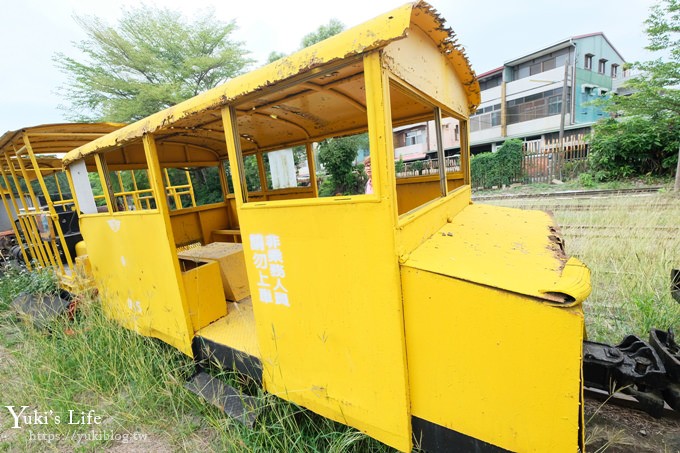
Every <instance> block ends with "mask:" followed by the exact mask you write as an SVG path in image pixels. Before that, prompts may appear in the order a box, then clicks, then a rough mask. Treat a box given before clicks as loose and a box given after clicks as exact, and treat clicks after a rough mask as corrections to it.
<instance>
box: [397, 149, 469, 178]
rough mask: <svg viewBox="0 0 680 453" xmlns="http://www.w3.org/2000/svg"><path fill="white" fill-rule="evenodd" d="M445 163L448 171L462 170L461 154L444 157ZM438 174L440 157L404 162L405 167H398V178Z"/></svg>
mask: <svg viewBox="0 0 680 453" xmlns="http://www.w3.org/2000/svg"><path fill="white" fill-rule="evenodd" d="M444 164H445V165H446V173H452V172H456V171H460V154H456V155H454V156H449V157H446V158H444ZM436 174H439V159H436V158H435V159H427V160H416V161H414V162H404V164H403V168H397V178H408V177H410V176H419V175H436Z"/></svg>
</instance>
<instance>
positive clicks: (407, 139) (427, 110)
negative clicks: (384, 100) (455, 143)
mask: <svg viewBox="0 0 680 453" xmlns="http://www.w3.org/2000/svg"><path fill="white" fill-rule="evenodd" d="M390 104H391V114H392V133H393V137H392V140H393V144H394V159H395V164H394V165H395V173H396V177H397V205H398V211H399V214H404V213H406V212H409V211H411V210H413V209H416V208H418V207H420V206H422V205H424V204H426V203H428V202H429V201H432V200H435V199H437V198H439V197H441V196H443V195H445V194H446V193H447V192H448V188H447V186H446V179H445V178H446V175H445V172H442V171H440V161H441V158H440V157H441V155H442V154H443V153H444V147H445V144H444V140H443V131H444V129H445V128H446V125H447V124H448V122H446V121H445V120H444V118H442V115H441V111H440V109H439V108H437V107H435V106H434V105H433V104H431V103H429V102H428V101H426V100H425V99H423V98H422V97H420V96H418V95H416V94H415V93H413V92H411V91H410V90H408V89H407V88H406V87H404V86H402V85H399V84H398V83H397V82H395V81H392V82H391V83H390ZM449 127H450V126H449ZM454 131H455V125H454ZM445 160H446V159H445Z"/></svg>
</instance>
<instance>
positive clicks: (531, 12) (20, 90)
mask: <svg viewBox="0 0 680 453" xmlns="http://www.w3.org/2000/svg"><path fill="white" fill-rule="evenodd" d="M139 3H140V0H133V1H131V0H119V1H108V2H107V1H101V0H95V1H93V0H22V1H19V0H5V1H4V2H3V3H2V17H3V21H2V26H0V43H1V44H0V46H1V47H0V61H2V65H1V67H2V70H0V134H2V133H4V131H7V130H15V129H20V128H22V127H26V126H35V125H39V124H47V123H56V122H64V121H65V118H64V115H63V112H62V111H61V110H59V109H58V108H57V107H58V105H59V104H61V103H63V102H64V101H63V100H62V99H61V98H60V97H59V95H58V94H57V92H56V90H57V88H58V87H59V86H60V85H62V84H63V83H64V80H65V76H64V75H63V74H61V73H60V72H59V71H57V70H56V69H55V66H54V63H53V61H52V57H53V56H54V54H55V53H57V52H63V53H65V54H67V55H70V56H76V55H77V53H76V52H75V50H74V48H73V44H72V43H73V42H74V41H80V40H82V39H83V38H84V33H83V32H82V31H81V30H80V28H79V27H78V26H77V25H76V24H75V22H74V21H73V17H72V16H73V15H74V14H78V15H96V16H99V17H102V18H106V20H108V21H109V23H112V24H115V22H116V19H117V18H118V17H119V15H120V12H121V10H122V8H124V7H126V6H128V7H129V6H134V5H136V4H139ZM146 3H147V4H150V5H159V6H166V7H169V8H171V9H178V10H180V11H182V12H183V13H184V14H185V15H187V16H189V17H192V16H193V15H194V14H195V12H196V11H200V10H202V9H205V8H207V7H210V6H212V7H213V8H214V10H215V14H216V16H217V18H218V19H220V20H223V21H230V20H235V21H236V24H237V26H238V27H239V28H238V30H237V31H236V33H235V34H234V36H233V39H236V40H239V41H243V42H244V43H245V47H246V48H247V49H248V50H250V51H251V57H253V58H255V59H256V60H257V61H258V63H257V64H256V66H259V65H261V64H262V63H264V62H265V60H266V58H267V56H268V55H269V53H270V52H271V51H279V52H285V53H290V52H293V51H294V50H296V49H297V48H298V47H299V45H300V41H301V38H302V36H304V35H305V34H307V33H309V32H311V31H314V30H316V29H317V28H318V26H319V25H321V24H325V23H327V22H328V21H329V20H330V19H331V18H336V19H339V20H340V21H341V22H343V23H344V24H345V25H346V26H347V27H351V26H353V25H357V24H359V23H361V22H364V21H366V20H368V19H371V18H373V17H375V16H377V15H380V14H382V13H385V12H388V11H390V10H392V9H394V8H396V7H398V6H400V5H402V4H404V3H405V2H404V1H401V0H340V1H333V2H322V1H319V0H289V1H285V0H276V1H266V0H249V1H245V2H233V1H224V0H223V1H218V0H191V1H186V0H182V1H179V0H163V1H152V0H148V1H146ZM430 3H431V4H432V5H433V6H434V7H435V8H436V9H437V10H439V12H440V13H441V15H442V16H443V17H444V18H445V19H446V20H447V23H448V25H449V26H450V27H451V28H453V30H454V31H455V32H456V34H457V35H458V38H459V41H460V43H462V44H463V46H464V47H465V49H466V52H467V54H468V57H469V58H470V60H471V62H472V66H473V69H474V70H475V71H476V72H477V73H478V74H481V73H483V72H486V71H487V70H489V69H493V68H496V67H498V66H500V65H502V64H503V62H505V61H508V60H511V59H514V58H516V57H520V56H522V55H524V54H526V53H529V52H532V51H534V50H538V49H540V48H542V47H545V46H547V45H549V44H552V43H555V42H557V41H560V40H562V39H564V38H568V37H570V36H576V35H581V34H586V33H593V32H599V31H601V32H604V34H605V35H606V36H607V37H608V38H609V40H610V41H611V43H612V44H613V45H614V47H616V48H617V50H618V51H619V53H621V54H622V55H623V57H624V58H625V59H626V60H627V61H636V60H646V59H650V58H652V57H653V56H654V55H651V54H649V53H648V52H647V51H645V50H644V46H645V45H646V44H647V42H646V38H645V35H644V33H643V21H644V19H645V18H646V17H647V16H648V13H649V8H650V6H651V5H652V4H654V3H656V1H654V0H563V1H556V0H542V1H541V0H481V1H474V0H467V1H463V0H431V1H430Z"/></svg>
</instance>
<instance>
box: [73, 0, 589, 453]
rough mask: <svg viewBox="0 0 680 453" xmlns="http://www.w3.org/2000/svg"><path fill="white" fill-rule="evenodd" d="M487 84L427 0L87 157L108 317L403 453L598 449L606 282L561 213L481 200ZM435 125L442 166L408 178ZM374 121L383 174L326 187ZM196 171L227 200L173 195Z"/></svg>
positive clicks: (90, 223) (76, 153) (78, 171)
mask: <svg viewBox="0 0 680 453" xmlns="http://www.w3.org/2000/svg"><path fill="white" fill-rule="evenodd" d="M479 96H480V95H479V86H478V83H477V81H476V78H475V75H474V72H473V71H472V69H471V68H470V66H469V63H468V61H467V59H466V57H465V55H464V54H463V52H462V49H460V48H459V47H458V46H456V45H455V38H454V35H453V32H452V31H451V30H449V29H448V28H446V27H445V26H444V22H443V20H442V19H441V18H440V17H439V16H438V15H437V14H436V12H435V11H434V10H433V9H432V8H431V7H430V6H429V5H427V4H426V3H423V2H417V3H414V4H407V5H404V6H402V7H400V8H397V9H395V10H394V11H391V12H389V13H387V14H384V15H382V16H379V17H377V18H375V19H373V20H371V21H369V22H367V23H365V24H362V25H360V26H358V27H355V28H352V29H350V30H347V31H345V32H343V33H341V34H339V35H336V36H334V37H332V38H329V39H327V40H325V41H323V42H321V43H319V44H316V45H314V46H312V47H309V48H306V49H303V50H301V51H299V52H298V53H295V54H293V55H291V56H289V57H286V58H283V59H281V60H279V61H277V62H274V63H272V64H270V65H267V66H265V67H262V68H260V69H258V70H255V71H253V72H251V73H249V74H246V75H243V76H240V77H237V78H235V79H233V80H231V81H229V82H227V83H225V84H224V85H221V86H219V87H217V88H215V89H213V90H210V91H208V92H205V93H203V94H201V95H199V96H196V97H195V98H192V99H190V100H188V101H186V102H183V103H181V104H179V105H177V106H175V107H172V108H170V109H166V110H164V111H161V112H159V113H156V114H154V115H151V116H150V117H148V118H146V119H143V120H141V121H138V122H137V123H134V124H131V125H129V126H127V127H125V128H122V129H120V130H118V131H115V132H113V133H111V134H109V135H107V136H104V137H102V138H100V139H97V140H95V141H93V142H90V143H88V144H86V145H83V146H81V147H79V148H77V149H75V150H73V151H72V152H70V153H69V154H68V155H67V156H66V157H65V159H64V162H65V165H66V166H67V170H68V173H69V174H70V176H71V180H72V181H73V190H74V193H75V194H76V197H75V202H76V203H77V205H78V209H79V211H80V212H81V216H80V226H81V231H82V234H83V237H84V239H85V241H86V244H87V253H88V256H89V260H90V263H91V266H92V272H93V275H94V279H95V281H96V283H97V286H98V287H99V290H100V293H101V295H102V301H103V304H104V307H105V310H106V312H107V313H108V315H109V316H111V317H112V318H114V319H116V320H118V321H119V322H120V323H121V324H123V325H125V326H126V327H128V328H130V329H134V330H135V331H137V332H139V333H141V334H144V335H149V336H154V337H157V338H160V339H162V340H164V341H166V342H167V343H169V344H171V345H173V346H174V347H176V348H178V349H180V350H181V351H183V352H184V353H186V354H187V355H190V356H192V357H195V358H196V359H197V360H205V359H208V360H211V361H217V362H219V363H220V364H221V365H222V366H224V367H227V368H233V369H237V370H239V371H241V372H243V373H245V374H247V375H249V376H250V377H252V378H253V379H254V380H255V381H257V382H258V383H260V384H261V385H262V387H263V388H264V389H265V390H266V391H268V392H270V393H272V394H275V395H277V396H279V397H281V398H283V399H285V400H288V401H292V402H294V403H297V404H300V405H302V406H304V407H306V408H309V409H311V410H313V411H314V412H317V413H319V414H321V415H323V416H326V417H329V418H331V419H333V420H337V421H340V422H342V423H345V424H347V425H351V426H353V427H356V428H357V429H359V430H361V431H363V432H365V433H367V434H368V435H370V436H372V437H374V438H376V439H378V440H380V441H382V442H384V443H386V444H388V445H390V446H392V447H394V448H397V449H399V450H402V451H409V450H411V449H412V448H413V447H414V445H415V446H420V447H422V448H425V449H427V450H433V451H434V450H452V451H541V452H544V451H576V450H577V449H578V448H579V447H580V448H583V439H582V430H581V428H582V423H583V420H582V405H581V401H582V395H581V394H582V385H581V347H582V339H583V338H582V336H583V329H584V327H583V313H582V308H581V303H582V301H583V300H584V299H585V297H587V295H588V293H589V291H590V281H589V274H588V271H587V269H586V268H585V267H584V266H583V265H582V264H581V263H579V262H578V261H576V260H574V259H568V257H566V256H565V254H564V252H563V250H562V246H561V240H560V238H559V236H558V233H557V230H556V227H555V225H554V223H553V220H552V219H551V218H550V216H548V215H547V214H545V213H541V212H526V211H519V210H512V209H505V208H496V207H488V206H478V205H474V204H472V203H471V199H470V172H469V162H468V156H469V149H468V129H467V128H468V122H467V121H468V117H469V115H470V113H471V112H474V111H475V109H476V107H477V105H478V104H479V101H480V98H479ZM424 129H427V130H429V131H430V132H431V136H432V138H433V140H432V143H431V144H430V145H429V146H430V149H431V150H433V153H434V156H435V157H434V159H433V160H432V162H435V163H436V164H433V165H432V166H431V168H430V169H429V171H428V172H419V174H404V172H399V171H397V169H396V166H395V148H396V146H395V143H396V142H397V141H398V140H401V138H400V137H401V136H402V135H407V134H408V133H414V131H417V130H424ZM447 131H458V135H457V136H454V138H457V149H458V152H457V154H459V156H455V157H456V158H455V159H453V158H452V156H449V155H447V150H446V149H445V148H446V146H445V141H446V134H447V133H448V132H447ZM361 134H367V135H366V136H365V137H367V143H368V146H367V150H366V151H367V155H366V164H367V165H370V168H371V172H370V175H371V177H370V181H366V186H365V189H363V188H362V190H360V191H358V193H356V192H357V191H355V192H354V193H340V194H332V196H323V194H322V193H321V192H322V191H321V188H320V187H319V181H318V179H319V178H318V176H319V175H318V174H317V171H318V170H319V167H318V165H317V163H316V152H317V150H318V148H319V147H320V146H322V145H321V144H323V143H326V144H327V143H329V142H331V141H333V140H344V139H347V137H356V136H358V135H361ZM407 138H408V137H407ZM406 143H407V145H408V142H406ZM296 153H297V154H296ZM296 155H297V160H298V162H297V163H296V162H295V160H296V159H295V156H296ZM361 158H363V156H357V159H361ZM453 160H455V163H452V164H449V162H451V161H453ZM291 162H292V163H291ZM178 172H189V174H190V175H194V178H195V177H196V175H202V176H201V177H203V178H204V179H206V180H207V176H206V175H209V176H210V177H211V178H213V179H214V178H217V179H216V180H218V181H219V184H218V186H217V191H219V192H220V194H219V197H218V199H217V201H215V202H212V203H209V204H204V205H200V203H197V202H196V200H195V199H194V200H193V202H188V201H187V203H186V205H185V204H184V203H183V202H182V201H181V199H182V195H180V196H179V199H177V198H176V197H174V195H172V194H171V193H169V192H168V185H169V184H170V183H171V182H172V181H171V178H170V177H169V176H168V175H169V174H170V173H174V174H175V175H177V173H178ZM119 177H120V178H121V179H120V182H119V183H118V185H116V180H117V179H118V178H119ZM97 179H98V180H99V181H100V182H101V187H103V188H104V193H103V195H104V197H103V201H101V202H99V204H98V202H97V200H96V197H95V191H94V190H93V183H92V181H94V180H97ZM137 179H140V180H144V181H146V184H147V185H145V186H144V187H138V186H137V185H135V184H133V182H134V181H136V180H137ZM189 179H191V177H190V178H189ZM194 185H195V184H194ZM184 198H185V199H187V197H186V196H184ZM144 200H145V201H144ZM213 201H214V200H213ZM244 279H245V280H247V285H246V284H245V283H243V280H244ZM244 288H245V289H244ZM248 294H249V296H248ZM225 299H230V300H229V301H228V302H227V301H225Z"/></svg>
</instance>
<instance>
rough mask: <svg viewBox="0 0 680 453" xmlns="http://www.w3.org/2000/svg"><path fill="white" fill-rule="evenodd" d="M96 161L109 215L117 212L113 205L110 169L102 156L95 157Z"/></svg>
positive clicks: (96, 155)
mask: <svg viewBox="0 0 680 453" xmlns="http://www.w3.org/2000/svg"><path fill="white" fill-rule="evenodd" d="M94 161H95V164H96V165H97V173H98V174H99V182H100V183H101V185H102V192H104V200H106V209H107V211H108V213H109V214H111V213H113V212H114V211H115V209H114V204H113V196H112V190H111V181H110V180H109V175H108V168H107V166H106V162H105V161H104V160H102V157H101V155H100V154H95V155H94Z"/></svg>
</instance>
